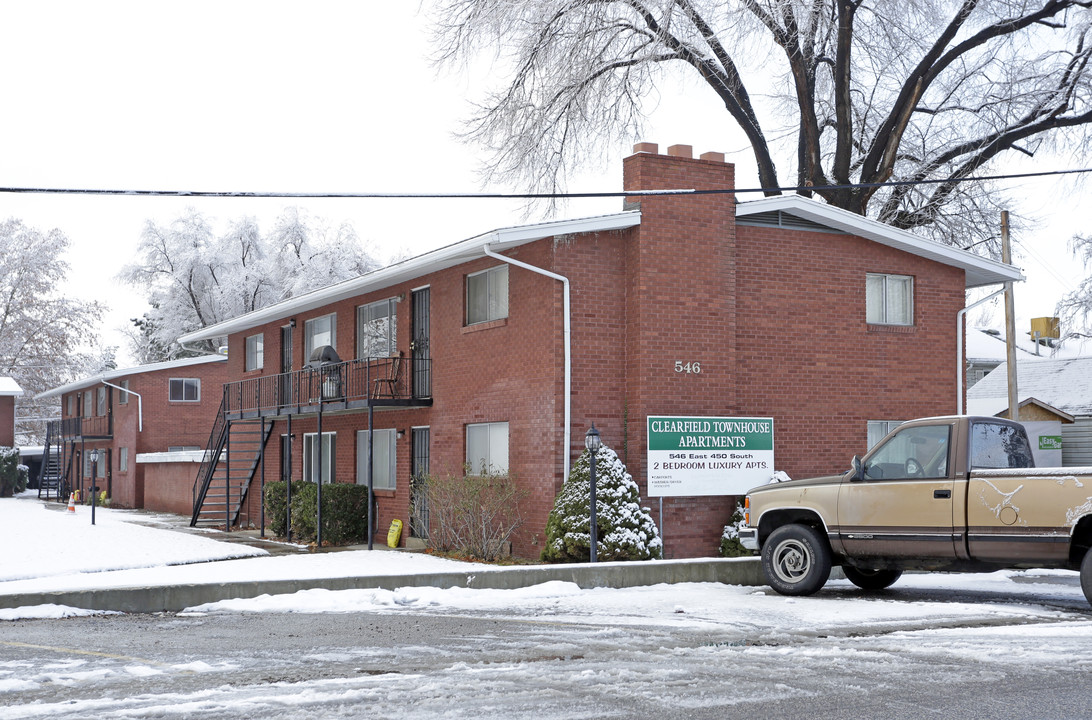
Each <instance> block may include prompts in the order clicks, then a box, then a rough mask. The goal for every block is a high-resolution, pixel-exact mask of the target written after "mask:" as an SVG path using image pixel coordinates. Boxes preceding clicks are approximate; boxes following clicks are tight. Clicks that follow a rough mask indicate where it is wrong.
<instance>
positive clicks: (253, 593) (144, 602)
mask: <svg viewBox="0 0 1092 720" xmlns="http://www.w3.org/2000/svg"><path fill="white" fill-rule="evenodd" d="M551 580H560V581H563V582H572V583H576V584H577V585H578V586H580V587H581V588H596V587H610V588H623V587H636V586H642V585H659V584H661V583H667V584H674V583H688V582H719V583H724V584H725V585H765V584H766V580H765V578H764V576H763V574H762V565H761V563H760V562H759V559H758V558H703V559H696V560H661V561H647V562H616V563H597V564H595V565H591V564H580V565H542V566H539V565H535V566H518V567H504V568H500V567H494V566H483V567H482V569H481V570H477V569H475V570H474V571H473V572H462V571H459V572H443V573H428V574H422V575H385V576H379V575H376V576H360V577H338V578H314V579H301V580H256V581H241V582H229V583H194V584H189V585H155V586H149V587H123V588H103V589H96V590H73V591H55V592H41V593H19V594H10V595H0V608H15V607H25V606H33V605H45V604H50V603H53V604H56V605H67V606H70V607H77V608H84V609H88V610H116V611H120V612H129V613H153V612H179V611H181V610H184V609H186V608H189V607H195V606H197V605H203V604H204V603H210V602H217V601H219V600H228V599H231V598H253V597H258V596H260V595H281V594H286V593H294V592H298V591H300V590H311V589H314V588H322V589H326V590H355V589H370V588H381V589H384V590H394V589H396V588H400V587H439V588H449V587H467V588H479V589H492V590H511V589H515V588H522V587H529V586H531V585H539V584H541V583H544V582H549V581H551Z"/></svg>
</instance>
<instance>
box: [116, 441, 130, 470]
mask: <svg viewBox="0 0 1092 720" xmlns="http://www.w3.org/2000/svg"><path fill="white" fill-rule="evenodd" d="M128 470H129V448H127V447H123V448H118V472H128Z"/></svg>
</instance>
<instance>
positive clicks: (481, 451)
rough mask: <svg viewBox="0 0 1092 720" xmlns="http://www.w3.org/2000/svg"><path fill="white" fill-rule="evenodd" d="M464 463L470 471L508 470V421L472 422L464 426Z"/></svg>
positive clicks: (500, 471)
mask: <svg viewBox="0 0 1092 720" xmlns="http://www.w3.org/2000/svg"><path fill="white" fill-rule="evenodd" d="M466 464H467V467H468V471H469V472H471V473H476V472H480V471H482V470H485V471H487V472H493V473H501V474H503V473H506V472H508V423H506V422H493V423H474V424H471V425H467V426H466Z"/></svg>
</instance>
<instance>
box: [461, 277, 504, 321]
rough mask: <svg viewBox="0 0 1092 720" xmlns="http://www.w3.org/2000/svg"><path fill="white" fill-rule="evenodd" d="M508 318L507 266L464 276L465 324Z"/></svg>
mask: <svg viewBox="0 0 1092 720" xmlns="http://www.w3.org/2000/svg"><path fill="white" fill-rule="evenodd" d="M506 317H508V266H507V265H499V266H497V267H494V268H489V269H488V270H483V271H482V272H478V273H474V274H472V275H467V276H466V324H467V325H473V324H475V323H482V322H489V321H490V320H499V319H501V318H506Z"/></svg>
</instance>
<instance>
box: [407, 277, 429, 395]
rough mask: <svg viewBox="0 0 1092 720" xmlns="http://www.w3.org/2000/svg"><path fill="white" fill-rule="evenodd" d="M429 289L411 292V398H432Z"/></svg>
mask: <svg viewBox="0 0 1092 720" xmlns="http://www.w3.org/2000/svg"><path fill="white" fill-rule="evenodd" d="M429 304H430V295H429V288H427V287H426V288H421V289H419V290H414V291H413V307H412V310H413V316H412V318H411V321H410V324H411V328H410V330H411V332H412V333H413V342H412V343H411V344H410V347H411V348H412V349H413V396H414V397H418V398H427V397H432V364H431V363H432V360H431V359H430V358H429Z"/></svg>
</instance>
